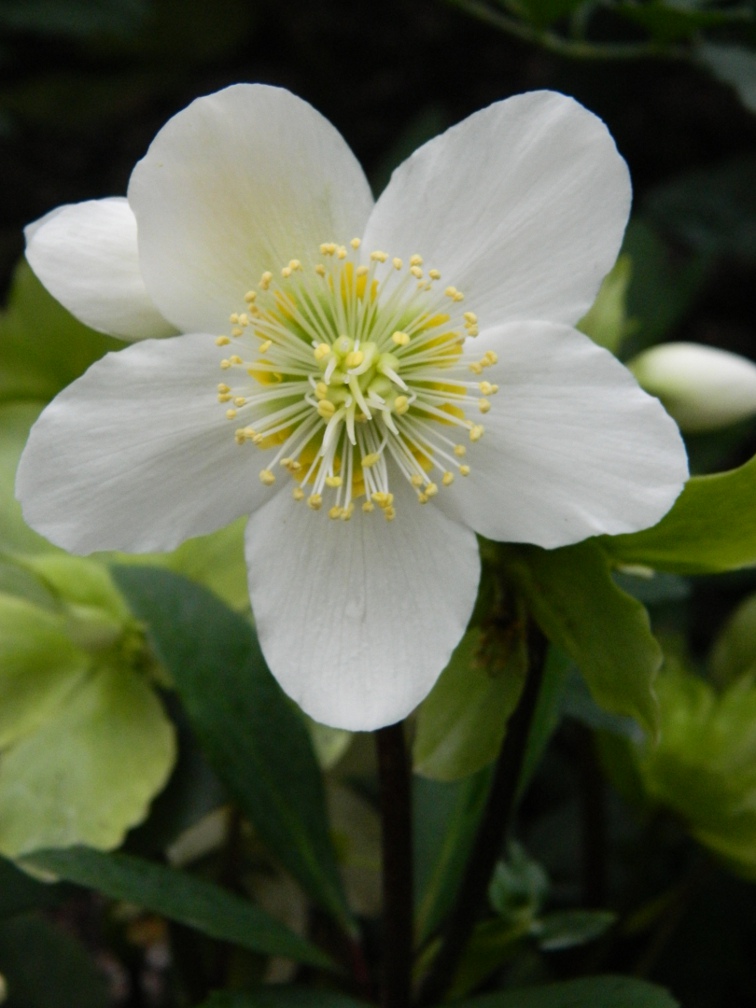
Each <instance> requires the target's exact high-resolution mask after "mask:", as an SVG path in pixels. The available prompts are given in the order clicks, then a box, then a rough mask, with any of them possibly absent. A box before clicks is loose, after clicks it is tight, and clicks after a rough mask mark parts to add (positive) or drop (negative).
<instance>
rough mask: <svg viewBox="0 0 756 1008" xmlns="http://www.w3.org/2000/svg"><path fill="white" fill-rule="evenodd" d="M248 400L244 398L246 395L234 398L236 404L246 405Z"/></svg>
mask: <svg viewBox="0 0 756 1008" xmlns="http://www.w3.org/2000/svg"><path fill="white" fill-rule="evenodd" d="M246 402H247V400H246V399H245V398H244V396H237V397H236V398H235V399H234V406H244V405H246Z"/></svg>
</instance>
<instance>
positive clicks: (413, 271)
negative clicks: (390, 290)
mask: <svg viewBox="0 0 756 1008" xmlns="http://www.w3.org/2000/svg"><path fill="white" fill-rule="evenodd" d="M410 273H411V274H412V276H413V277H416V278H417V279H418V280H420V279H422V276H423V271H422V270H421V269H420V267H419V266H410Z"/></svg>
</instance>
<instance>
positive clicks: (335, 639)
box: [17, 84, 686, 729]
mask: <svg viewBox="0 0 756 1008" xmlns="http://www.w3.org/2000/svg"><path fill="white" fill-rule="evenodd" d="M629 203H630V186H629V181H628V173H627V168H626V166H625V163H624V161H623V160H622V159H621V157H620V156H619V155H618V153H617V151H616V148H615V146H614V143H613V141H612V139H611V137H610V136H609V134H608V132H607V130H606V128H605V127H604V125H603V123H601V122H600V121H599V120H598V119H597V118H596V117H595V116H593V115H592V114H591V113H589V112H587V111H586V110H585V109H583V108H582V107H581V106H580V105H578V104H577V103H576V102H574V101H572V100H571V99H569V98H566V97H564V96H563V95H560V94H555V93H550V92H534V93H531V94H525V95H521V96H518V97H515V98H510V99H508V100H506V101H502V102H498V103H497V104H495V105H492V106H491V107H490V108H487V109H484V110H483V111H481V112H478V113H477V114H475V115H473V116H471V117H470V118H469V119H467V120H465V121H464V122H462V123H461V124H460V125H458V126H456V127H454V128H452V129H450V130H449V131H448V132H447V133H445V134H443V135H442V136H440V137H438V138H436V139H435V140H433V141H431V142H430V143H428V144H426V145H425V146H424V147H422V148H420V150H418V151H417V152H416V153H415V154H414V155H413V156H412V157H410V158H409V159H408V160H407V161H406V162H405V163H404V164H403V165H402V166H401V167H400V168H398V169H397V171H396V172H395V173H394V175H393V177H392V179H391V182H390V183H389V185H388V187H387V188H386V190H385V192H384V193H383V195H382V196H381V197H380V199H379V200H378V201H377V203H375V204H374V202H373V199H372V197H371V195H370V190H369V188H368V184H367V181H366V179H365V176H364V174H363V172H362V170H361V168H360V167H359V165H358V163H357V161H356V160H355V158H354V156H353V155H352V153H351V152H350V150H349V149H348V147H347V146H346V144H345V142H344V140H343V139H342V138H341V136H340V135H339V134H338V133H337V132H336V131H335V130H334V129H333V127H331V126H330V125H329V124H328V123H327V122H326V121H325V120H324V119H323V118H322V117H321V116H320V115H319V114H318V113H317V112H315V111H314V110H313V109H312V108H311V107H310V106H309V105H307V104H306V103H305V102H303V101H301V100H299V99H298V98H295V97H294V96H293V95H291V94H289V93H288V92H286V91H283V90H279V89H276V88H271V87H265V86H261V85H245V84H242V85H237V86H234V87H230V88H228V89H226V90H224V91H221V92H219V93H217V94H214V95H210V96H209V97H205V98H200V99H198V100H197V101H195V102H193V103H192V104H191V105H190V106H189V107H188V108H187V109H185V110H184V111H183V112H180V113H179V114H178V115H176V116H175V117H174V118H173V119H171V120H170V121H169V122H168V123H167V125H166V126H165V127H164V128H163V129H162V130H161V131H160V132H159V133H158V135H157V137H156V138H155V140H154V141H153V143H152V145H151V146H150V149H149V151H148V152H147V154H146V156H145V157H144V159H143V160H142V161H140V162H139V164H138V165H137V166H136V168H135V169H134V172H133V174H132V177H131V181H130V184H129V190H128V200H125V199H107V200H101V201H96V202H88V203H82V204H79V205H76V206H67V207H62V208H60V209H59V210H57V211H54V212H53V213H51V214H48V215H47V217H45V218H43V219H42V221H40V222H37V223H36V224H34V225H32V226H31V227H30V228H29V230H28V251H27V256H28V259H29V262H30V263H31V265H32V267H33V268H34V270H35V271H36V272H37V274H38V276H39V277H40V278H41V279H42V281H43V282H44V283H45V284H46V286H47V287H48V288H49V289H50V291H51V292H52V293H53V294H54V295H55V296H56V297H57V298H58V299H59V300H60V301H61V302H63V304H65V305H66V306H67V307H68V308H69V309H70V310H71V311H73V312H74V313H75V314H76V315H77V316H78V317H79V318H80V319H82V320H83V321H85V322H88V323H89V324H90V325H93V326H96V327H98V328H101V329H103V330H106V331H108V332H110V333H112V334H114V335H119V336H121V337H124V338H128V339H133V340H137V339H142V340H143V341H142V342H139V343H135V344H134V345H133V346H130V347H128V348H126V349H125V350H123V351H121V352H118V353H115V354H109V355H108V356H106V357H105V358H103V359H102V360H101V361H99V362H98V363H96V364H94V365H93V367H91V368H90V370H89V371H88V372H87V373H86V374H85V375H84V376H83V377H82V378H80V379H79V380H78V381H76V382H74V384H73V385H71V386H70V387H69V388H68V389H66V390H65V391H64V392H63V393H61V394H60V395H59V396H58V397H57V398H56V399H55V400H54V401H53V403H52V404H51V405H50V406H49V407H48V408H47V409H46V410H45V412H44V413H43V414H42V416H41V418H40V419H39V421H38V422H37V424H36V425H35V427H34V428H33V430H32V433H31V436H30V439H29V443H28V446H27V448H26V451H25V453H24V456H23V458H22V462H21V465H20V468H19V473H18V483H17V492H18V494H19V497H20V499H21V501H22V503H23V505H24V508H25V515H26V518H27V520H28V521H29V523H30V524H31V525H32V526H33V527H34V528H36V529H37V530H39V531H41V532H43V533H44V534H45V535H46V536H48V537H49V538H50V539H51V540H52V541H53V542H56V543H58V544H60V545H62V546H65V547H66V548H68V549H70V550H73V551H76V552H82V553H85V552H88V551H91V550H98V549H121V550H128V551H132V552H139V551H148V550H157V549H162V550H165V549H169V548H171V547H173V546H175V545H176V544H178V543H179V542H181V541H182V540H184V539H186V538H187V537H190V536H195V535H199V534H200V533H205V532H209V531H211V530H213V529H217V528H219V527H220V526H222V525H224V524H226V523H227V522H230V521H231V520H232V519H233V518H236V517H237V516H238V515H241V514H249V515H250V519H249V524H248V530H247V538H246V542H247V562H248V566H249V585H250V595H251V601H252V608H253V612H254V615H255V619H256V623H257V629H258V633H259V635H260V641H261V644H262V648H263V651H264V653H265V656H266V658H267V660H268V663H269V665H270V668H271V670H272V672H273V674H274V675H275V676H276V677H277V679H278V680H279V682H280V683H281V685H282V686H283V688H284V689H285V690H286V691H287V693H289V694H290V695H291V696H292V697H293V698H294V699H295V700H296V701H297V702H298V703H299V704H300V705H301V706H302V707H303V708H304V710H305V711H307V713H309V714H310V715H311V716H312V717H313V718H315V719H316V720H318V721H322V722H325V723H328V724H331V725H335V726H340V727H345V728H350V729H372V728H376V727H378V726H381V725H385V724H389V723H391V722H394V721H397V720H399V719H400V718H402V717H404V716H405V715H406V714H407V713H408V712H409V711H410V710H412V708H413V707H414V706H415V705H416V704H417V703H419V702H420V700H422V699H423V697H424V696H425V695H426V694H427V692H428V691H429V690H430V688H431V687H432V685H433V683H434V682H435V680H436V678H437V676H438V674H439V672H440V671H441V669H442V668H443V666H444V664H445V662H446V661H447V659H448V657H449V654H450V652H451V650H452V649H453V647H454V646H455V645H456V644H457V642H458V641H459V639H460V638H461V636H462V634H463V632H464V630H465V626H466V623H467V621H468V619H469V616H470V613H471V610H472V606H473V603H474V600H475V595H476V589H477V584H478V579H479V557H478V548H477V542H476V538H475V533H480V534H481V535H484V536H488V537H489V538H493V539H499V540H510V541H518V542H530V543H536V544H539V545H541V546H545V547H556V546H562V545H566V544H567V543H573V542H576V541H579V540H581V539H583V538H585V537H587V536H591V535H594V534H597V533H620V532H630V531H634V530H637V529H641V528H644V527H647V526H649V525H652V524H654V523H655V522H656V521H658V520H659V518H661V516H662V515H663V514H664V513H665V512H666V511H667V510H668V509H669V507H670V506H671V504H672V502H673V501H674V499H675V497H676V496H677V494H678V492H679V491H680V489H681V486H682V484H683V481H684V480H685V477H686V461H685V454H684V449H683V447H682V444H681V441H680V438H679V433H678V431H677V428H676V427H675V425H674V423H673V422H672V420H671V419H670V418H669V417H668V416H667V414H666V413H665V412H664V410H663V409H662V407H661V406H660V404H659V403H658V401H657V400H655V399H652V398H650V397H649V396H647V395H646V394H645V393H644V392H642V391H641V390H640V388H639V387H638V385H637V383H636V382H635V380H634V379H633V378H632V376H631V375H630V374H629V372H628V371H627V370H626V369H625V368H624V367H622V366H621V365H620V364H619V363H618V362H617V361H616V359H615V358H614V357H612V356H611V355H610V354H609V353H607V352H606V351H604V350H602V349H600V348H599V347H597V346H596V345H595V344H593V343H592V342H591V340H589V339H588V338H587V337H585V336H583V335H581V334H580V333H578V332H576V331H575V330H574V329H573V328H572V324H573V323H574V322H575V321H576V320H577V319H579V318H580V317H581V316H582V315H583V314H584V313H585V311H586V310H587V309H588V308H589V307H590V305H591V302H592V301H593V299H594V297H595V295H596V291H597V290H598V287H599V284H600V282H601V279H602V277H603V276H604V274H605V273H606V272H607V271H608V270H609V269H610V267H611V266H612V263H613V262H614V260H615V257H616V255H617V251H618V249H619V245H620V241H621V238H622V233H623V229H624V226H625V223H626V220H627V214H628V208H629ZM175 332H178V333H181V335H174V336H169V337H168V338H165V339H162V338H161V339H155V338H149V337H156V336H158V337H159V336H164V335H167V334H169V333H175Z"/></svg>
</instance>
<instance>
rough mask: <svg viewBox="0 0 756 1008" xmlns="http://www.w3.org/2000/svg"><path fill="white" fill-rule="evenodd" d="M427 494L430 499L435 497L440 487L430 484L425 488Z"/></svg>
mask: <svg viewBox="0 0 756 1008" xmlns="http://www.w3.org/2000/svg"><path fill="white" fill-rule="evenodd" d="M425 493H426V495H427V496H428V497H435V496H436V494H437V493H438V487H437V486H436V484H435V483H428V484H427V486H426V487H425Z"/></svg>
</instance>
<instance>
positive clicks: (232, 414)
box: [226, 409, 236, 420]
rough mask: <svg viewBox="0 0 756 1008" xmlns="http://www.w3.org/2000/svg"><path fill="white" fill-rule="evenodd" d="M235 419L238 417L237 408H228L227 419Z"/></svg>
mask: <svg viewBox="0 0 756 1008" xmlns="http://www.w3.org/2000/svg"><path fill="white" fill-rule="evenodd" d="M235 419H236V410H235V409H227V410H226V420H235Z"/></svg>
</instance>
